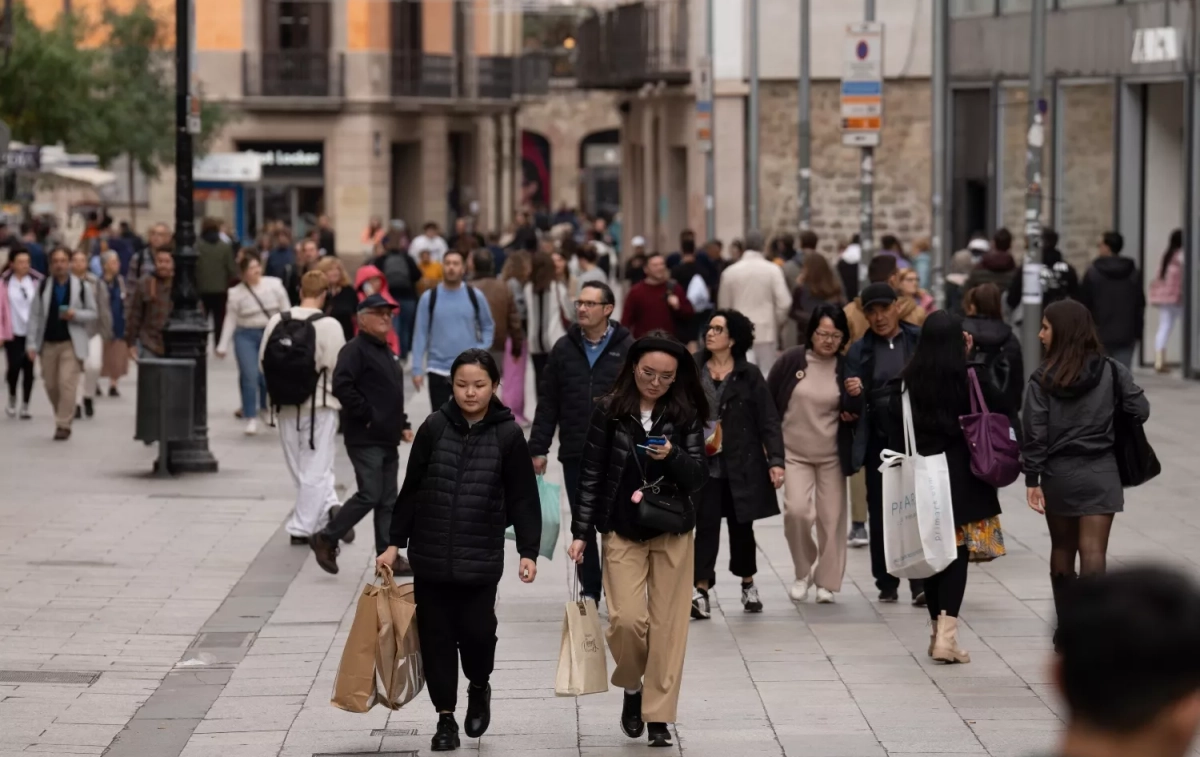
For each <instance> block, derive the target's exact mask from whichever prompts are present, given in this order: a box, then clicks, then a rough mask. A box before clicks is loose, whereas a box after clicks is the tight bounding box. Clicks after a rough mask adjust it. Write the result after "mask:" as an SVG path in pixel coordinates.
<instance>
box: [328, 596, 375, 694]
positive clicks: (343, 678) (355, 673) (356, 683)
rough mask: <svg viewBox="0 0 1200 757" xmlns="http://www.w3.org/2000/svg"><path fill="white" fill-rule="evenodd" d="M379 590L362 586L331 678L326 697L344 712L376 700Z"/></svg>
mask: <svg viewBox="0 0 1200 757" xmlns="http://www.w3.org/2000/svg"><path fill="white" fill-rule="evenodd" d="M380 591H381V587H379V586H375V585H374V584H367V585H366V586H365V587H363V590H362V594H360V595H359V597H358V606H357V607H356V608H355V610H354V622H353V623H351V625H350V636H349V637H347V639H346V646H345V647H343V648H342V661H341V662H340V663H339V664H338V671H337V677H336V678H335V679H334V681H333V697H332V698H331V699H330V700H329V701H330V702H331V703H332V704H333V706H334V707H339V708H341V709H343V710H346V711H348V712H366V711H367V710H369V709H371V708H372V707H374V706H375V703H376V702H377V701H378V689H377V688H376V684H375V657H376V646H377V638H378V634H377V630H376V629H377V627H378V620H379V595H380Z"/></svg>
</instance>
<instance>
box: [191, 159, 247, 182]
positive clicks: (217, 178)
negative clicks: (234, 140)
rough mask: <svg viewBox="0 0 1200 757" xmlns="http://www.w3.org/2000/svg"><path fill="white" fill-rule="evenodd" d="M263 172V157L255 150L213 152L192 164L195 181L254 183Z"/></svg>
mask: <svg viewBox="0 0 1200 757" xmlns="http://www.w3.org/2000/svg"><path fill="white" fill-rule="evenodd" d="M262 174H263V170H262V158H261V156H260V154H259V153H255V152H211V153H209V154H208V155H205V156H204V157H203V158H199V159H198V160H196V161H195V162H194V163H193V164H192V178H193V179H194V180H195V181H211V182H231V183H236V184H253V183H255V182H257V181H260V180H261V179H262Z"/></svg>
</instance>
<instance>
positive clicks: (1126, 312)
mask: <svg viewBox="0 0 1200 757" xmlns="http://www.w3.org/2000/svg"><path fill="white" fill-rule="evenodd" d="M1079 301H1080V302H1082V303H1083V304H1084V305H1086V306H1087V309H1088V310H1090V311H1092V318H1093V319H1095V321H1096V336H1098V337H1100V343H1101V344H1103V345H1104V346H1105V347H1107V348H1109V349H1110V350H1111V349H1112V348H1113V347H1128V346H1130V345H1131V344H1133V343H1134V342H1137V341H1138V340H1140V339H1141V338H1142V332H1143V331H1144V329H1145V322H1146V291H1145V290H1144V289H1143V288H1142V274H1141V272H1140V271H1139V270H1138V267H1137V264H1136V263H1134V262H1133V260H1131V259H1130V258H1122V257H1118V256H1116V255H1110V256H1107V257H1101V258H1096V260H1095V262H1094V263H1092V267H1091V268H1089V269H1088V272H1087V273H1086V274H1084V277H1083V286H1082V287H1080V289H1079Z"/></svg>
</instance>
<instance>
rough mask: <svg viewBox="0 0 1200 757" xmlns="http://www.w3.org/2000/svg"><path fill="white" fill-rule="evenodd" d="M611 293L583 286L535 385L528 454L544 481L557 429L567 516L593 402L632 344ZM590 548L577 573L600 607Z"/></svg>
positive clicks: (574, 507) (595, 554) (608, 386)
mask: <svg viewBox="0 0 1200 757" xmlns="http://www.w3.org/2000/svg"><path fill="white" fill-rule="evenodd" d="M612 314H613V291H612V289H610V288H609V286H608V285H607V284H604V283H601V282H597V281H592V282H589V283H587V284H584V285H583V288H582V289H581V290H580V291H579V299H577V300H576V301H575V316H576V320H577V321H578V322H577V323H573V324H571V326H570V328H568V329H567V333H566V335H565V336H563V337H560V338H559V340H558V341H557V342H555V344H554V349H553V350H552V351H551V352H550V355H549V359H548V360H547V361H546V367H545V369H544V371H543V373H542V380H541V381H540V382H539V383H538V402H537V414H536V415H535V416H534V418H533V430H532V431H531V432H530V435H529V454H530V455H532V456H533V467H534V470H535V471H536V472H537V474H538V475H539V476H542V475H545V473H546V467H547V459H546V457H547V455H549V453H550V443H551V441H552V440H553V439H554V430H555V428H556V427H557V429H558V460H559V462H560V463H562V468H563V484H564V485H565V487H566V490H567V500H568V501H569V502H570V504H571V515H572V517H577V513H578V509H579V477H580V472H581V470H582V467H583V450H584V442H585V441H586V438H587V425H586V424H584V423H581V422H580V420H581V419H583V418H591V417H592V412H593V411H594V410H595V408H596V400H597V399H598V398H600V397H602V396H604V395H606V394H608V393H609V392H611V391H612V389H613V386H614V385H615V384H616V381H617V377H618V376H619V375H620V373H621V370H622V366H624V364H625V356H626V355H627V354H628V353H629V347H630V345H632V344H633V337H632V336H631V335H630V333H629V330H628V329H626V328H625V327H624V326H622V325H621V324H619V323H617V322H616V321H614V320H612ZM586 536H587V539H588V548H587V549H586V550H585V551H584V553H583V563H582V565H581V566H580V568H579V583H580V593H581V595H582V596H583V597H590V598H591V599H593V600H595V602H596V606H597V607H599V605H600V592H601V588H602V573H601V568H600V550H599V549H598V548H597V545H596V536H595V532H591V533H589V534H587V535H586Z"/></svg>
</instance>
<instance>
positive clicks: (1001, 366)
mask: <svg viewBox="0 0 1200 757" xmlns="http://www.w3.org/2000/svg"><path fill="white" fill-rule="evenodd" d="M970 363H971V365H972V366H974V367H975V368H977V369H978V370H982V371H983V372H984V375H985V376H986V377H987V379H988V380H990V382H991V384H992V386H994V387H996V388H997V389H999V390H1000V391H1001V392H1003V393H1004V396H1006V397H1011V396H1013V393H1014V392H1017V391H1019V390H1018V389H1017V387H1018V386H1019V385H1020V384H1021V383H1022V381H1023V380H1024V376H1018V375H1017V373H1016V370H1015V368H1014V366H1013V364H1012V361H1010V360H1009V359H1008V354H1007V353H1006V352H1005V351H1004V348H1003V346H1001V347H998V348H996V349H994V350H982V349H979V348H978V347H976V348H975V355H974V357H973V358H972V360H971V361H970Z"/></svg>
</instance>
